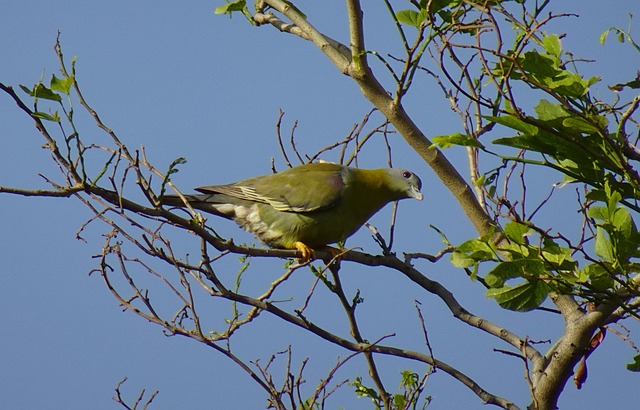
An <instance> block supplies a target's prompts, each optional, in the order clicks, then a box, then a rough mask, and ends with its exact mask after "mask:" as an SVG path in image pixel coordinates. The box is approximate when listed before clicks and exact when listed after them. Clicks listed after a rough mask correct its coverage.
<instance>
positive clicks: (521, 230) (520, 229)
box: [504, 222, 530, 245]
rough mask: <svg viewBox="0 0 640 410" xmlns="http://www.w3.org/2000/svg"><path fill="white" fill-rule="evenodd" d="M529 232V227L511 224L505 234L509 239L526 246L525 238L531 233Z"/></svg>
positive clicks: (505, 228)
mask: <svg viewBox="0 0 640 410" xmlns="http://www.w3.org/2000/svg"><path fill="white" fill-rule="evenodd" d="M529 231H530V229H529V227H528V226H526V225H523V224H521V223H518V222H509V223H508V224H507V225H506V226H505V227H504V234H505V235H506V236H507V238H509V239H510V240H511V241H513V242H515V243H517V244H519V245H525V244H526V240H525V236H526V235H527V234H528V233H529Z"/></svg>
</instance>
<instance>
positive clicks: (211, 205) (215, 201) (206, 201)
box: [162, 194, 232, 219]
mask: <svg viewBox="0 0 640 410" xmlns="http://www.w3.org/2000/svg"><path fill="white" fill-rule="evenodd" d="M225 197H226V195H221V194H188V195H183V196H182V197H180V196H179V195H164V196H163V197H162V205H166V206H174V207H179V208H188V207H187V205H186V204H185V200H186V202H187V203H188V204H189V206H190V207H191V208H193V209H197V210H200V211H204V212H208V213H210V214H214V215H217V216H221V217H223V218H227V219H231V217H232V215H231V214H229V213H227V212H223V210H224V205H225V204H226V203H227V201H225Z"/></svg>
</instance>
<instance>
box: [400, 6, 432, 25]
mask: <svg viewBox="0 0 640 410" xmlns="http://www.w3.org/2000/svg"><path fill="white" fill-rule="evenodd" d="M427 17H428V15H427V13H426V10H420V11H419V12H418V11H415V10H400V11H398V12H397V13H396V18H397V19H398V21H399V22H400V23H402V24H406V25H407V26H412V27H420V25H421V24H422V23H423V22H424V21H425V20H426V19H427Z"/></svg>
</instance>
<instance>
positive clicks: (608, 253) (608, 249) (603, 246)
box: [595, 226, 615, 263]
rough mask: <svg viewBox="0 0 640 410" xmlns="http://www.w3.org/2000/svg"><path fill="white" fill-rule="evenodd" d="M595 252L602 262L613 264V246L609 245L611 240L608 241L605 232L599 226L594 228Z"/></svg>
mask: <svg viewBox="0 0 640 410" xmlns="http://www.w3.org/2000/svg"><path fill="white" fill-rule="evenodd" d="M595 251H596V254H597V255H598V256H599V257H601V258H602V260H603V261H605V262H608V263H614V262H615V254H614V252H613V245H612V244H611V240H610V239H609V236H608V235H607V233H606V231H605V230H604V229H603V228H602V227H600V226H598V227H597V228H596V244H595Z"/></svg>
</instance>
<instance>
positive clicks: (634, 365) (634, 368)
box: [627, 354, 640, 372]
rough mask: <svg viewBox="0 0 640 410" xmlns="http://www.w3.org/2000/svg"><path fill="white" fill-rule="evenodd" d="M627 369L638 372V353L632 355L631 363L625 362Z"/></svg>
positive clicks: (639, 355) (639, 356)
mask: <svg viewBox="0 0 640 410" xmlns="http://www.w3.org/2000/svg"><path fill="white" fill-rule="evenodd" d="M627 370H630V371H632V372H640V354H637V355H635V356H634V357H633V363H627Z"/></svg>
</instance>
